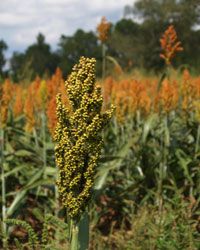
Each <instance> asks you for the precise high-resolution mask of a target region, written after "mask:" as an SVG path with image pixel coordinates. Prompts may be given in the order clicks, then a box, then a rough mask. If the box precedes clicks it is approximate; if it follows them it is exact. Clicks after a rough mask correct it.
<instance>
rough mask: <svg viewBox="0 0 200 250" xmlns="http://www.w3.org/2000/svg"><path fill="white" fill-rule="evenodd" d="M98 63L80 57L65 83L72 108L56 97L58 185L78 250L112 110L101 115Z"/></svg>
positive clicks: (74, 247)
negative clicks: (97, 83) (103, 139)
mask: <svg viewBox="0 0 200 250" xmlns="http://www.w3.org/2000/svg"><path fill="white" fill-rule="evenodd" d="M95 63H96V61H95V59H89V58H84V57H81V58H80V60H79V63H78V64H77V65H75V66H74V68H73V71H72V73H71V75H70V76H69V78H68V80H67V81H66V84H65V87H66V92H67V96H68V99H69V107H66V106H65V105H64V104H63V103H62V101H61V95H60V94H59V95H58V96H57V118H58V122H57V126H56V131H55V141H56V146H55V156H56V164H57V166H58V168H59V177H58V181H57V185H58V189H59V194H60V197H61V200H62V203H63V205H64V207H66V209H67V214H68V216H69V218H70V219H71V225H72V227H71V234H72V237H71V249H79V245H80V244H79V243H78V238H77V237H78V230H79V228H78V227H79V221H80V219H81V216H82V215H83V213H84V212H85V210H86V208H87V206H88V204H89V202H90V200H91V197H92V192H93V185H94V176H95V173H96V167H97V161H98V159H99V156H100V153H101V148H102V136H101V132H102V130H103V128H104V126H105V125H106V124H107V123H108V121H109V120H110V118H111V115H112V110H110V111H107V112H105V113H103V114H102V112H101V109H102V104H103V98H102V95H101V88H100V86H97V85H95Z"/></svg>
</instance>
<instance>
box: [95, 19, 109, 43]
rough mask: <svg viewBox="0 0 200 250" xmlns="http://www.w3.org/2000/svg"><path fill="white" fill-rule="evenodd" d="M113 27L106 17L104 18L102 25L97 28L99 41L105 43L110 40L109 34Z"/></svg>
mask: <svg viewBox="0 0 200 250" xmlns="http://www.w3.org/2000/svg"><path fill="white" fill-rule="evenodd" d="M110 27H111V23H109V22H108V21H107V20H106V18H105V17H102V19H101V22H100V24H99V25H98V26H97V33H98V38H99V40H100V41H101V42H102V43H104V42H106V41H107V40H108V34H109V30H110Z"/></svg>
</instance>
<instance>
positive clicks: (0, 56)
mask: <svg viewBox="0 0 200 250" xmlns="http://www.w3.org/2000/svg"><path fill="white" fill-rule="evenodd" d="M7 48H8V46H7V44H6V43H5V42H4V41H3V40H0V78H1V77H2V76H3V73H4V72H3V67H4V66H5V63H6V59H5V55H4V52H5V50H7Z"/></svg>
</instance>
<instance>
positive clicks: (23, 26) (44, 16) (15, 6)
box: [0, 0, 134, 55]
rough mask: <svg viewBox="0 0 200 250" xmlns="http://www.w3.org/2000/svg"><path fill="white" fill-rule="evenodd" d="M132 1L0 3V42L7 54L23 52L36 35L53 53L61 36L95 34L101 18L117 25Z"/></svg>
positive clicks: (30, 0)
mask: <svg viewBox="0 0 200 250" xmlns="http://www.w3.org/2000/svg"><path fill="white" fill-rule="evenodd" d="M133 3H134V0H0V39H3V40H5V41H6V43H7V44H8V46H9V51H8V52H7V54H9V55H10V54H11V53H12V52H13V51H16V50H17V51H23V50H24V49H25V48H26V47H27V46H28V45H30V44H32V43H33V42H34V41H35V39H36V36H37V34H38V33H39V32H41V33H43V34H44V35H45V37H46V41H47V42H48V43H49V44H51V45H52V47H53V48H54V49H55V48H56V44H57V43H58V41H59V37H60V35H61V34H65V35H71V34H73V33H74V32H75V31H76V30H77V29H78V28H82V29H84V30H86V31H88V30H93V31H95V29H96V26H97V24H98V23H99V21H100V20H101V17H102V16H106V18H107V19H108V20H109V21H111V22H116V21H117V20H119V19H120V18H121V17H122V16H123V10H124V6H125V5H127V4H129V5H132V4H133Z"/></svg>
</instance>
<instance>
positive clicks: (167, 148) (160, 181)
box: [0, 69, 200, 249]
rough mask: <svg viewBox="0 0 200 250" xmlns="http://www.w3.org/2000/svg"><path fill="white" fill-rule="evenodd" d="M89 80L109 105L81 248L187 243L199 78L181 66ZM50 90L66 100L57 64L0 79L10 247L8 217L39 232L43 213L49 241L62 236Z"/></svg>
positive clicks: (193, 218)
mask: <svg viewBox="0 0 200 250" xmlns="http://www.w3.org/2000/svg"><path fill="white" fill-rule="evenodd" d="M98 84H99V85H100V86H101V88H102V94H103V97H104V106H103V109H105V110H106V109H107V108H109V107H110V103H113V104H114V105H115V107H116V108H115V112H114V115H113V117H112V120H111V122H110V123H109V125H107V127H106V129H105V131H104V134H103V137H104V147H103V151H102V155H101V158H100V163H99V165H98V170H97V173H96V177H95V178H96V182H95V190H96V195H95V197H93V198H94V199H93V204H92V205H91V209H90V217H91V230H92V231H93V232H92V236H91V237H92V243H91V248H92V247H93V248H94V249H101V248H98V247H100V246H103V248H102V249H106V247H108V246H109V247H111V249H115V248H116V249H118V248H119V249H122V248H120V247H123V246H124V244H127V246H126V247H125V246H124V247H125V248H124V249H197V248H198V246H199V241H198V240H199V230H200V228H199V226H200V225H199V218H200V217H199V216H200V214H199V202H200V200H199V192H200V181H199V180H200V78H199V77H192V76H191V75H190V73H189V72H188V71H187V70H185V71H184V72H183V73H182V74H178V73H176V72H171V74H170V75H168V76H167V77H165V79H162V80H159V79H158V78H156V77H148V78H145V77H144V76H141V75H138V76H137V79H136V78H135V77H134V75H130V76H121V77H119V78H118V79H116V78H112V77H108V78H106V79H105V80H103V81H100V82H99V83H98ZM57 93H62V100H63V103H65V105H66V106H67V105H69V100H68V98H67V96H66V91H65V86H64V79H63V77H62V72H61V71H60V70H59V69H58V70H57V71H56V73H55V75H53V76H52V78H51V79H48V80H42V79H40V78H37V79H35V81H33V82H32V83H31V84H28V85H27V84H25V83H21V84H14V83H12V82H11V81H10V80H9V79H8V80H6V81H5V82H4V83H3V84H2V85H1V106H0V109H1V216H2V218H3V219H4V220H5V219H7V223H2V225H3V226H2V239H3V238H5V235H3V230H6V232H7V233H6V238H7V237H8V236H9V240H8V241H7V244H9V245H10V247H11V248H10V249H15V248H12V246H13V245H14V244H16V242H18V241H20V240H21V241H22V242H23V244H25V245H26V242H28V238H27V232H26V231H24V229H22V228H21V227H20V226H19V225H21V224H20V223H19V222H18V224H17V225H18V228H17V229H16V227H13V226H9V224H13V223H16V221H12V219H21V220H23V221H24V222H27V223H29V224H30V225H31V226H32V227H33V228H34V230H36V232H37V234H39V235H40V236H41V235H42V228H43V224H45V223H47V222H46V220H47V219H48V218H50V219H49V221H51V223H50V222H48V230H47V232H48V237H47V239H46V241H48V244H49V247H50V248H49V249H54V248H55V249H62V248H61V247H62V246H63V247H64V246H65V245H66V244H67V243H66V239H67V237H66V235H67V233H66V232H65V230H67V229H66V228H67V224H65V223H64V222H63V218H65V209H63V208H62V205H61V203H60V202H59V198H58V191H57V187H56V179H57V168H56V164H55V156H54V143H53V134H54V130H55V126H56V123H57V117H56V95H57ZM45 215H47V219H46V217H45ZM49 215H51V216H50V217H48V216H49ZM58 220H59V221H58ZM47 221H48V220H47ZM52 221H53V222H52ZM58 225H59V226H58ZM21 226H22V225H21ZM58 227H59V229H58ZM58 231H59V233H58ZM165 231H166V232H167V233H165ZM94 232H95V233H94ZM125 232H129V234H127V233H125ZM29 233H30V229H29ZM115 234H116V236H115ZM120 235H121V237H119V236H120ZM122 235H124V236H123V237H122ZM3 236H4V237H3ZM14 238H18V240H14ZM124 238H127V241H126V243H124ZM55 239H56V241H55ZM144 239H145V240H144ZM141 240H142V241H143V243H142V244H144V245H143V247H142V248H140V247H141ZM15 241H16V242H15ZM43 241H44V242H46V241H45V239H43ZM14 242H15V243H14ZM55 242H56V243H55ZM18 244H20V243H19V242H18ZM29 244H30V243H29ZM148 244H150V248H148ZM112 245H113V248H112ZM46 246H47V245H45V247H46ZM133 246H134V247H135V248H133ZM53 247H54V248H53ZM137 247H138V248H137ZM63 249H64V248H63ZM65 249H66V248H65Z"/></svg>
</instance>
